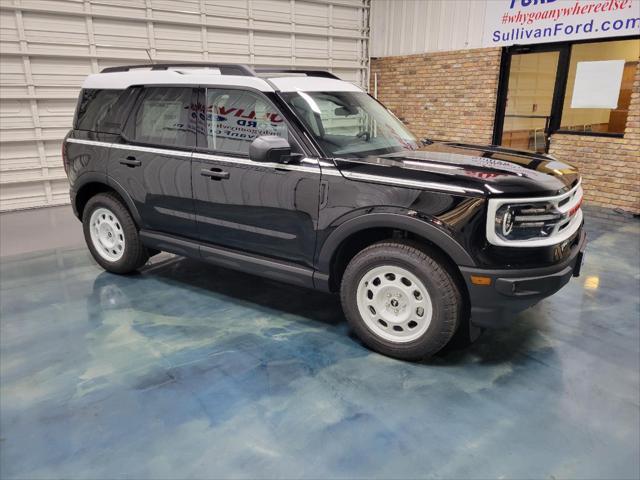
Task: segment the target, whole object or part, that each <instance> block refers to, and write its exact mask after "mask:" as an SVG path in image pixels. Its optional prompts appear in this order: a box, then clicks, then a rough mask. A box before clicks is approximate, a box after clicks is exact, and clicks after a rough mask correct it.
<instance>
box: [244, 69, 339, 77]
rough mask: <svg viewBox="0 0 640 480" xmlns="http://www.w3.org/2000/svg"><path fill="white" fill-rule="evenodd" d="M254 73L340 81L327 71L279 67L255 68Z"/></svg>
mask: <svg viewBox="0 0 640 480" xmlns="http://www.w3.org/2000/svg"><path fill="white" fill-rule="evenodd" d="M254 71H255V72H256V73H258V74H261V73H299V74H303V75H306V76H307V77H324V78H335V79H336V80H340V78H339V77H337V76H336V75H334V74H333V73H331V72H328V71H326V70H303V69H300V70H298V69H295V68H277V67H257V68H254Z"/></svg>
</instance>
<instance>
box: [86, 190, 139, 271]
mask: <svg viewBox="0 0 640 480" xmlns="http://www.w3.org/2000/svg"><path fill="white" fill-rule="evenodd" d="M82 226H83V230H84V238H85V241H86V242H87V246H88V247H89V250H90V251H91V255H92V256H93V258H94V259H95V261H96V262H98V263H99V264H100V265H101V266H102V267H103V268H104V269H105V270H107V271H109V272H113V273H130V272H133V271H134V270H136V269H138V268H140V267H141V266H142V265H144V264H145V263H146V262H147V260H148V259H149V252H148V251H147V249H146V248H145V246H144V245H142V242H141V241H140V235H139V234H138V228H137V227H136V224H135V222H134V221H133V218H132V217H131V214H130V213H129V211H128V210H127V207H126V206H125V205H124V204H123V202H122V200H120V198H119V197H118V196H117V195H115V194H113V193H99V194H97V195H96V196H94V197H92V198H91V199H89V201H88V202H87V205H86V206H85V208H84V211H83V213H82Z"/></svg>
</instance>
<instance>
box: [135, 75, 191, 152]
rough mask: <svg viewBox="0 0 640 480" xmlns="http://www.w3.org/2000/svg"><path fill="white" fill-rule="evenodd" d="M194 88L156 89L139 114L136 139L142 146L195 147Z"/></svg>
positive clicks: (147, 96) (149, 90)
mask: <svg viewBox="0 0 640 480" xmlns="http://www.w3.org/2000/svg"><path fill="white" fill-rule="evenodd" d="M191 98H192V89H191V88H176V87H153V88H147V89H145V96H144V98H143V100H142V102H141V103H140V107H139V108H138V111H137V112H136V116H135V122H134V126H133V138H134V139H135V140H136V141H138V142H142V143H151V144H163V145H171V146H193V145H195V126H196V116H195V115H192V114H191Z"/></svg>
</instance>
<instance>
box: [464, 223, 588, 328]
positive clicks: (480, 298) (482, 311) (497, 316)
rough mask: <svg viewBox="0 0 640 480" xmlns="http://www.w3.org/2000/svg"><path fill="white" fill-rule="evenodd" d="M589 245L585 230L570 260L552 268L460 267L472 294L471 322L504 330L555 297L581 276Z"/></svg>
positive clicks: (569, 257) (568, 258)
mask: <svg viewBox="0 0 640 480" xmlns="http://www.w3.org/2000/svg"><path fill="white" fill-rule="evenodd" d="M586 245H587V236H586V234H585V232H584V230H582V231H581V232H580V238H579V240H578V241H577V242H575V243H574V245H573V246H572V247H571V252H570V254H569V256H568V257H567V258H566V259H565V260H563V261H562V262H560V263H558V264H556V265H552V266H550V267H542V268H529V269H512V270H484V269H478V268H468V267H460V271H461V272H462V276H463V278H464V280H465V282H466V284H467V289H468V291H469V300H470V304H471V322H472V323H473V324H474V325H476V326H478V327H500V326H503V325H505V324H506V323H508V322H509V320H511V319H512V318H513V317H514V316H515V315H516V314H517V313H518V312H521V311H522V310H525V309H527V308H529V307H531V306H533V305H535V304H536V303H538V302H539V301H540V300H542V299H543V298H546V297H548V296H550V295H553V294H554V293H556V292H557V291H558V290H560V289H561V288H562V287H564V286H565V285H566V284H567V283H568V282H569V280H571V277H577V276H579V275H580V268H581V266H582V258H583V256H584V250H585V248H586ZM472 276H474V277H475V276H479V277H485V278H489V279H490V282H489V284H488V285H476V284H474V283H472V281H471V277H472Z"/></svg>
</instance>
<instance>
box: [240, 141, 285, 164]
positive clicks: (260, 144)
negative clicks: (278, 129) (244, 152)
mask: <svg viewBox="0 0 640 480" xmlns="http://www.w3.org/2000/svg"><path fill="white" fill-rule="evenodd" d="M249 158H250V159H251V160H253V161H254V162H270V163H287V162H289V161H290V160H291V145H289V142H288V141H287V139H286V138H282V137H278V136H277V135H262V136H260V137H258V138H256V139H255V140H254V141H253V142H251V145H249Z"/></svg>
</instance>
